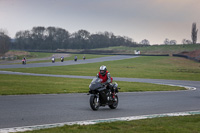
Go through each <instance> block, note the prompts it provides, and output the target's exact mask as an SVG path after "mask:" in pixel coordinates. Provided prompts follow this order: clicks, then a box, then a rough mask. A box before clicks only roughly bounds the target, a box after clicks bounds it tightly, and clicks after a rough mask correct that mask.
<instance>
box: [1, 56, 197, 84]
mask: <svg viewBox="0 0 200 133" xmlns="http://www.w3.org/2000/svg"><path fill="white" fill-rule="evenodd" d="M101 65H106V66H107V68H108V71H109V72H110V73H111V76H112V77H126V78H148V79H172V80H193V81H200V63H197V62H194V61H191V60H188V59H185V58H179V57H162V56H159V57H151V56H148V57H147V56H146V57H145V56H142V57H139V58H133V59H125V60H120V61H107V62H99V63H90V64H80V65H69V66H56V67H43V68H17V69H4V70H8V71H19V72H29V73H43V74H59V75H83V76H95V75H96V74H97V72H98V71H99V67H100V66H101Z"/></svg>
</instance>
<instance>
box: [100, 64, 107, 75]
mask: <svg viewBox="0 0 200 133" xmlns="http://www.w3.org/2000/svg"><path fill="white" fill-rule="evenodd" d="M106 71H107V69H106V66H104V65H102V66H100V74H101V75H103V76H104V75H105V74H106Z"/></svg>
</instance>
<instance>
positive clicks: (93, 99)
mask: <svg viewBox="0 0 200 133" xmlns="http://www.w3.org/2000/svg"><path fill="white" fill-rule="evenodd" d="M99 106H100V103H99V100H98V98H97V96H91V97H90V107H91V108H92V109H93V110H98V109H99Z"/></svg>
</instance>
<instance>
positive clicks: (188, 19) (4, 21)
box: [0, 0, 200, 44]
mask: <svg viewBox="0 0 200 133" xmlns="http://www.w3.org/2000/svg"><path fill="white" fill-rule="evenodd" d="M199 13H200V0H0V29H4V30H7V32H8V35H9V36H10V37H14V36H15V34H16V32H18V31H21V30H31V29H32V28H33V27H34V26H44V27H48V26H55V27H60V28H64V29H66V30H67V31H69V32H70V33H73V32H76V31H78V30H80V29H84V30H87V31H89V32H90V33H96V32H104V31H108V32H113V33H114V34H115V35H120V36H128V37H130V38H132V39H133V40H134V41H136V42H140V41H141V40H143V39H147V40H149V41H150V43H151V44H161V43H163V41H164V39H165V38H169V39H170V40H176V41H177V43H181V41H182V39H184V38H185V39H190V40H191V28H192V23H193V22H196V23H197V28H198V29H200V15H199ZM198 42H200V33H199V34H198Z"/></svg>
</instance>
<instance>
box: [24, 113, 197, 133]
mask: <svg viewBox="0 0 200 133" xmlns="http://www.w3.org/2000/svg"><path fill="white" fill-rule="evenodd" d="M199 125H200V115H192V116H180V117H164V118H154V119H144V120H136V121H129V122H127V121H118V122H111V123H99V124H95V125H83V126H80V125H73V126H68V125H66V126H63V127H57V128H50V129H42V130H35V131H28V132H26V133H199V132H200V130H199Z"/></svg>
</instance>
